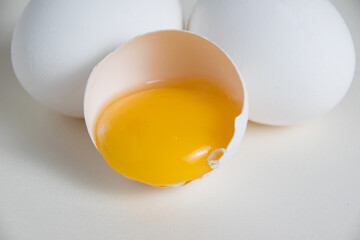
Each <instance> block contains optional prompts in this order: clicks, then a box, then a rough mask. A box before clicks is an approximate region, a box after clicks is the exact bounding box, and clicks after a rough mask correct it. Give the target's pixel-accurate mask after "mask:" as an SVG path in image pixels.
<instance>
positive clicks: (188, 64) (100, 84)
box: [84, 30, 248, 187]
mask: <svg viewBox="0 0 360 240" xmlns="http://www.w3.org/2000/svg"><path fill="white" fill-rule="evenodd" d="M139 69H141V71H139ZM188 77H196V78H199V79H202V80H205V81H209V82H210V83H212V84H214V85H216V86H218V87H219V88H220V89H222V90H223V91H224V93H225V94H226V95H227V96H228V97H229V98H231V99H232V100H233V101H234V103H235V104H237V106H238V107H239V109H241V110H239V115H238V116H237V117H236V119H235V122H234V125H235V130H234V136H233V138H232V140H231V141H230V143H229V145H228V146H227V148H226V149H223V148H220V149H216V150H214V151H213V152H212V153H214V154H210V155H209V157H208V159H207V160H208V163H209V165H210V166H211V168H212V169H216V168H217V167H218V166H219V165H221V164H222V163H223V162H224V161H225V160H226V159H228V158H229V157H230V156H231V155H232V154H233V153H234V152H235V150H236V148H237V147H238V145H239V144H240V141H241V139H242V137H243V135H244V133H245V129H246V125H247V120H248V97H247V92H246V88H245V85H244V82H243V79H242V76H241V74H240V72H239V71H238V69H237V68H236V66H235V65H234V63H233V62H232V60H231V59H230V58H229V56H228V55H227V54H226V53H225V52H223V51H222V49H220V48H219V47H218V46H217V45H216V44H214V43H212V42H210V41H209V40H207V39H205V38H203V37H201V36H199V35H197V34H194V33H190V32H187V31H177V30H169V31H157V32H152V33H147V34H144V35H142V36H138V37H136V38H134V39H132V40H131V41H129V42H127V43H126V44H124V45H122V46H121V47H120V48H118V49H117V50H116V51H114V52H112V53H111V54H109V55H108V56H107V57H106V58H104V59H103V60H102V61H101V62H100V63H99V64H98V65H97V66H96V67H95V68H94V70H93V71H92V73H91V75H90V77H89V80H88V82H87V86H86V91H85V97H84V115H85V122H86V126H87V129H88V132H89V135H90V137H91V139H92V141H93V143H94V144H95V141H94V139H95V133H94V130H95V125H96V121H97V119H98V116H99V114H100V113H101V112H102V111H103V109H104V107H105V106H107V105H108V104H109V103H110V102H112V101H113V100H114V99H115V98H117V97H118V96H119V95H120V96H121V95H124V94H127V93H129V92H131V91H134V90H137V89H141V88H143V87H144V86H146V85H148V84H149V83H150V82H154V81H156V80H168V81H171V80H175V79H182V78H188ZM218 152H221V153H222V155H221V154H220V155H219V154H217V153H218ZM184 184H185V183H181V184H178V185H176V186H181V185H184ZM168 187H174V186H168Z"/></svg>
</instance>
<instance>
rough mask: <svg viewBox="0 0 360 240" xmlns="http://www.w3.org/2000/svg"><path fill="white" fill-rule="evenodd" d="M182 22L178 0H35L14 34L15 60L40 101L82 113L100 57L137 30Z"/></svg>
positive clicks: (20, 77) (22, 79)
mask: <svg viewBox="0 0 360 240" xmlns="http://www.w3.org/2000/svg"><path fill="white" fill-rule="evenodd" d="M182 26H183V19H182V12H181V6H180V3H179V1H178V0H151V1H149V0H121V1H119V0H105V1H104V0H76V1H74V0H31V1H30V2H29V3H28V5H27V7H26V8H25V10H24V12H23V13H22V16H21V18H20V20H19V22H18V24H17V26H16V29H15V32H14V35H13V40H12V46H11V55H12V64H13V67H14V71H15V74H16V76H17V78H18V80H19V81H20V83H21V84H22V85H23V87H24V88H25V89H26V90H27V91H28V92H29V93H30V95H32V96H33V97H34V98H35V99H36V100H37V101H38V102H40V103H42V104H44V105H45V106H47V107H49V108H51V109H53V110H55V111H58V112H60V113H63V114H66V115H69V116H74V117H83V97H84V90H85V85H86V81H87V79H88V77H89V74H90V72H91V70H92V69H93V67H94V66H95V65H96V64H97V63H98V62H99V61H100V60H101V59H103V58H104V57H105V56H106V55H107V54H108V53H109V52H110V51H112V50H113V49H115V48H116V47H118V46H119V45H121V44H122V43H124V42H126V41H128V40H130V39H131V38H133V37H135V36H137V35H139V34H144V33H146V32H152V31H157V30H164V29H182Z"/></svg>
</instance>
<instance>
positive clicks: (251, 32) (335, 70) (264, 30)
mask: <svg viewBox="0 0 360 240" xmlns="http://www.w3.org/2000/svg"><path fill="white" fill-rule="evenodd" d="M189 30H190V31H193V32H195V33H199V34H202V35H204V36H206V37H208V38H209V39H210V40H212V41H214V42H215V43H217V44H219V45H220V47H222V48H223V49H224V50H225V51H226V52H227V53H228V54H229V55H230V56H231V57H232V59H233V60H234V61H235V63H236V64H237V66H238V68H239V69H240V71H241V72H242V74H243V76H244V78H245V79H246V81H247V82H246V85H247V89H248V92H249V102H250V116H249V118H250V120H253V121H255V122H259V123H264V124H271V125H288V124H293V123H298V122H301V121H304V120H308V119H310V118H313V117H315V116H318V115H321V114H324V113H326V112H328V111H329V110H330V109H332V108H333V107H334V106H335V105H336V104H337V103H338V102H339V101H340V100H341V99H342V98H343V97H344V95H345V94H346V92H347V90H348V89H349V86H350V84H351V81H352V79H353V75H354V71H355V51H354V45H353V42H352V39H351V35H350V32H349V30H348V28H347V26H346V24H345V22H344V20H343V19H342V18H341V16H340V14H339V13H338V12H337V10H336V9H335V8H334V6H333V5H331V3H330V2H329V1H327V0H304V1H298V0H285V1H284V0H271V1H270V0H261V1H259V0H254V1H249V0H222V1H218V0H200V1H199V2H198V4H197V6H196V7H195V9H194V11H193V14H192V16H191V19H190V23H189Z"/></svg>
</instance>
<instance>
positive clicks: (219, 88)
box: [84, 30, 248, 187]
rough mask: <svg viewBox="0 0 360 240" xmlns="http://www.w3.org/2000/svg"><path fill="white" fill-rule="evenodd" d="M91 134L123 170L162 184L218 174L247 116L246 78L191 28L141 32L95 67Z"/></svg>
mask: <svg viewBox="0 0 360 240" xmlns="http://www.w3.org/2000/svg"><path fill="white" fill-rule="evenodd" d="M84 116H85V122H86V126H87V129H88V132H89V135H90V137H91V139H92V141H93V143H94V145H95V146H96V148H97V149H98V150H99V152H100V153H101V154H102V155H103V157H104V159H105V160H106V162H107V163H108V164H109V165H110V166H111V167H112V168H113V169H114V170H115V171H117V172H119V173H120V174H122V175H123V176H125V177H127V178H130V179H133V180H136V181H139V182H143V183H146V184H149V185H152V186H156V187H174V186H183V185H186V184H188V183H190V182H194V181H196V180H198V179H201V178H202V177H203V176H206V175H208V174H210V173H212V172H213V171H214V170H215V169H217V168H218V167H219V166H220V165H221V164H222V163H223V162H224V161H225V160H226V159H228V158H229V157H230V156H231V155H232V154H233V153H234V151H235V150H236V148H237V146H238V145H239V144H240V141H241V138H242V137H243V135H244V132H245V129H246V125H247V120H248V99H247V92H246V88H245V85H244V82H243V78H242V76H241V74H240V72H239V71H238V69H237V68H236V66H235V65H234V63H233V62H232V60H231V59H230V58H229V57H228V55H227V54H226V53H225V52H224V51H223V50H222V49H221V48H219V47H218V46H217V45H216V44H214V43H212V42H211V41H209V40H207V39H205V38H203V37H201V36H199V35H197V34H194V33H190V32H187V31H179V30H167V31H156V32H152V33H147V34H144V35H141V36H138V37H136V38H134V39H132V40H131V41H129V42H127V43H125V44H124V45H122V46H121V47H119V48H118V49H117V50H115V51H114V52H112V53H111V54H109V55H108V56H107V57H106V58H104V59H103V60H102V61H101V62H100V63H99V64H98V65H97V66H96V67H95V68H94V69H93V71H92V73H91V75H90V77H89V79H88V82H87V86H86V91H85V97H84Z"/></svg>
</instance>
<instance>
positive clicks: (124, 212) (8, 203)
mask: <svg viewBox="0 0 360 240" xmlns="http://www.w3.org/2000/svg"><path fill="white" fill-rule="evenodd" d="M26 2H27V1H26V0H0V54H1V56H0V239H1V240H20V239H21V240H23V239H26V240H27V239H31V240H33V239H34V240H45V239H51V240H57V239H75V240H77V239H81V240H82V239H86V240H92V239H102V240H110V239H125V240H127V239H128V240H132V239H156V240H161V239H169V240H170V239H199V240H201V239H207V240H211V239H223V240H225V239H244V240H270V239H271V240H322V239H326V240H359V239H360V71H359V70H360V64H359V63H360V61H358V63H357V72H356V76H355V79H354V82H353V84H352V86H351V89H350V91H349V93H348V94H347V96H346V97H345V99H344V100H343V101H342V102H341V103H340V104H339V105H338V106H337V107H336V108H335V109H334V110H333V111H331V112H330V113H328V114H326V115H325V116H322V117H320V118H317V119H315V120H312V121H310V122H307V123H304V124H301V125H298V126H294V127H268V126H262V125H258V124H254V123H250V124H249V127H248V129H247V132H246V134H245V137H244V140H243V141H242V144H241V146H240V148H239V149H238V151H237V153H236V155H235V156H234V157H233V158H232V159H231V160H229V161H228V162H227V163H226V164H225V165H224V166H223V167H222V168H221V169H220V170H219V171H218V172H216V173H215V174H213V175H211V176H209V177H208V178H207V179H206V180H205V181H201V182H199V183H197V184H193V185H190V186H186V187H183V188H178V189H171V190H166V189H165V190H164V189H154V188H151V187H148V186H146V185H143V184H140V183H136V182H132V181H130V180H127V179H124V178H123V177H121V176H120V175H118V174H117V173H115V172H114V171H113V170H111V169H110V167H108V165H107V164H106V163H105V162H104V161H103V160H102V159H101V156H100V155H99V154H98V153H97V151H96V150H95V148H94V147H93V145H92V143H91V141H90V138H89V137H88V134H87V131H86V128H85V125H84V122H83V120H79V119H72V118H67V117H64V116H61V115H59V114H56V113H54V112H51V111H50V110H48V109H46V108H44V107H43V106H41V105H39V104H38V103H36V102H35V101H34V100H33V99H32V98H31V97H30V96H29V95H28V94H27V93H26V92H25V91H24V90H23V88H22V87H21V86H20V84H19V83H18V82H17V80H16V79H15V76H14V74H13V70H12V67H11V62H10V41H11V35H12V31H13V28H14V25H15V23H16V21H17V19H18V17H19V16H20V13H21V11H22V9H23V7H24V6H25V4H26ZM194 2H195V1H194V0H183V1H182V3H183V5H184V6H185V13H186V16H188V14H189V11H190V8H191V6H192V5H193V3H194ZM332 2H333V3H334V5H335V6H336V7H337V8H338V9H339V11H340V13H341V14H342V15H343V17H344V18H345V21H346V22H347V24H348V26H349V28H350V29H351V32H352V36H353V39H354V41H355V44H356V48H357V59H360V0H332Z"/></svg>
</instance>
